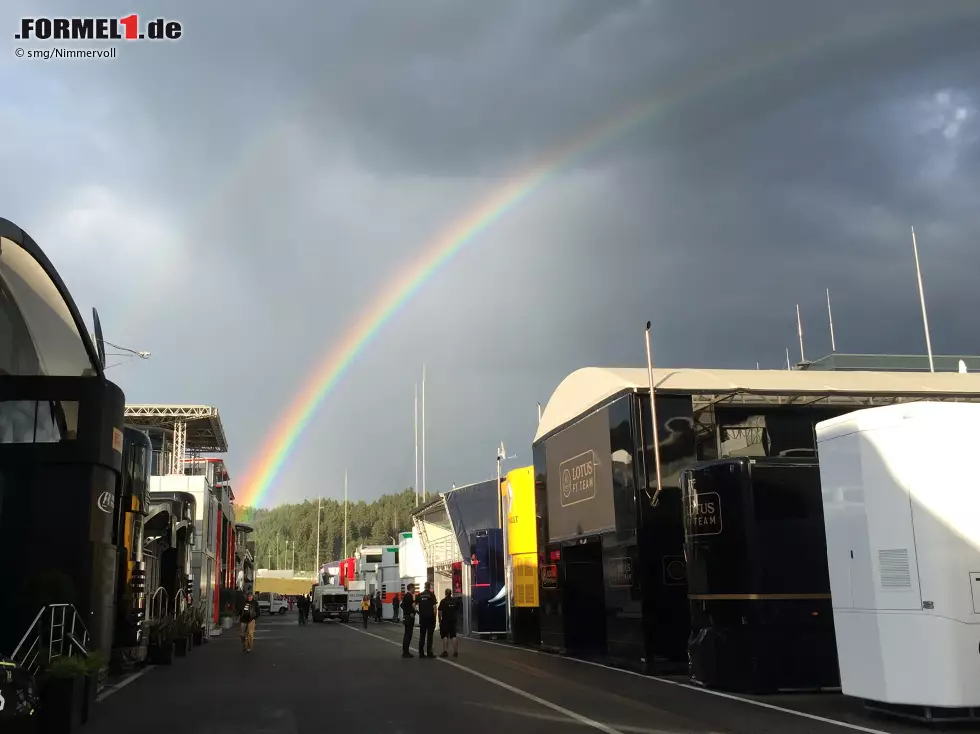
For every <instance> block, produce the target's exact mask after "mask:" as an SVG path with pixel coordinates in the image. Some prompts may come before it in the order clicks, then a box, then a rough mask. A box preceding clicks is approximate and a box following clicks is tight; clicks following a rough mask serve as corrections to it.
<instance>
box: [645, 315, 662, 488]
mask: <svg viewBox="0 0 980 734" xmlns="http://www.w3.org/2000/svg"><path fill="white" fill-rule="evenodd" d="M646 342H647V375H648V377H649V379H650V422H651V423H652V424H653V467H654V469H655V470H656V474H657V491H656V492H655V493H654V495H653V498H652V499H651V500H650V504H652V505H654V506H656V504H657V500H658V498H659V496H660V490H661V484H660V482H661V476H660V430H659V427H658V426H657V398H656V395H655V394H654V385H653V357H652V354H651V352H650V322H649V321H647V331H646Z"/></svg>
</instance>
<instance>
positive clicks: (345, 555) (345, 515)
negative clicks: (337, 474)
mask: <svg viewBox="0 0 980 734" xmlns="http://www.w3.org/2000/svg"><path fill="white" fill-rule="evenodd" d="M342 555H343V556H344V558H347V470H346V469H344V552H343V553H342Z"/></svg>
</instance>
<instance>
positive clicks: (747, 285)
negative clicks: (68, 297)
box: [0, 0, 980, 503]
mask: <svg viewBox="0 0 980 734" xmlns="http://www.w3.org/2000/svg"><path fill="white" fill-rule="evenodd" d="M85 6H86V12H87V13H91V14H92V15H96V16H97V15H109V16H116V17H122V16H124V15H127V14H128V13H131V12H134V11H138V12H140V13H142V14H143V16H145V17H157V16H163V15H165V16H166V17H167V18H168V19H175V20H179V21H180V22H181V23H182V24H183V29H184V30H183V38H181V40H180V41H178V42H175V43H171V42H155V43H151V42H132V43H128V44H121V45H120V46H119V47H118V54H117V58H115V59H112V60H50V61H41V60H30V59H18V58H15V56H14V54H13V50H14V48H15V47H16V46H17V45H23V44H22V43H21V42H16V41H14V40H12V36H13V34H14V33H15V32H16V30H17V26H18V23H19V17H20V16H21V15H22V14H24V15H36V14H37V12H36V11H34V12H31V11H30V10H28V9H27V8H28V4H27V3H7V5H6V8H7V9H6V10H5V13H4V16H5V17H6V18H7V21H6V27H7V28H8V32H9V33H10V37H11V41H10V43H9V45H10V51H9V53H8V54H7V55H6V56H4V57H3V58H2V60H0V74H2V77H0V80H2V84H3V88H4V90H5V92H4V96H5V99H4V104H3V105H2V106H0V129H2V137H0V155H2V158H0V161H2V164H3V170H4V173H5V175H4V176H3V178H2V179H0V201H2V202H3V211H2V212H0V215H2V216H4V217H7V218H9V219H12V220H13V221H15V222H16V223H18V224H19V225H20V226H22V227H24V228H25V229H26V230H27V231H29V232H30V233H31V234H32V235H34V237H35V238H36V239H37V240H38V241H39V243H40V244H41V246H42V247H43V248H44V249H45V250H46V252H47V253H48V254H49V256H50V257H51V259H52V260H53V262H54V264H55V266H56V267H57V268H58V269H59V271H60V272H61V275H62V277H63V278H64V279H65V281H66V282H67V284H68V286H69V288H70V289H71V290H72V292H73V295H74V297H75V299H76V301H77V302H78V305H79V307H80V309H81V310H82V312H83V313H84V314H86V315H88V314H89V313H90V308H91V306H92V305H96V306H98V308H99V311H100V314H101V317H102V323H103V327H104V329H105V333H106V338H108V339H109V340H111V341H114V342H116V343H119V344H123V345H125V346H128V347H131V348H134V349H139V350H147V351H150V352H152V354H153V356H152V358H151V359H150V360H148V361H136V362H132V363H128V364H125V365H122V366H118V367H114V368H113V369H111V370H110V371H109V373H108V374H109V375H110V376H111V377H112V379H113V380H115V381H116V382H118V384H119V385H120V386H121V387H122V388H123V389H124V390H125V392H126V397H127V400H128V401H129V402H134V403H135V402H158V403H205V404H209V405H215V406H217V407H218V408H219V409H220V411H221V416H222V419H223V422H224V426H225V430H226V432H227V434H228V438H229V442H230V445H231V450H230V452H229V454H228V455H227V460H228V463H229V468H230V471H231V476H232V480H233V485H234V486H237V487H238V491H239V493H241V492H242V483H243V481H244V479H245V475H246V469H247V467H248V466H249V463H250V460H251V459H252V458H253V457H254V456H255V454H256V453H257V452H258V450H259V448H260V446H261V445H262V444H263V442H264V441H265V440H266V437H267V435H268V433H269V431H270V430H271V427H272V425H273V423H274V422H275V421H276V419H277V418H278V415H279V414H280V412H281V411H282V410H283V409H284V408H285V407H286V406H287V404H288V403H289V401H290V400H291V399H292V397H293V396H294V394H295V391H296V390H297V389H298V387H299V385H300V384H302V382H303V381H304V380H305V379H306V377H307V376H308V375H309V373H310V371H311V370H312V369H313V367H314V365H315V364H316V363H317V362H318V361H319V359H321V358H322V356H323V355H324V354H325V353H326V352H328V351H329V350H330V349H331V347H332V346H333V345H335V344H336V342H337V340H338V339H339V338H340V336H341V334H343V333H344V332H345V330H346V329H347V327H348V326H349V325H350V323H351V322H352V321H353V320H354V319H355V318H356V317H357V314H358V313H359V311H360V310H361V309H362V308H364V307H366V306H368V305H370V304H371V302H372V301H373V300H374V299H375V298H376V297H377V296H378V294H379V293H381V292H382V291H383V289H384V287H385V284H386V283H387V282H388V281H389V279H391V278H392V277H395V276H397V275H398V274H399V273H400V272H401V271H402V270H403V269H404V268H405V267H406V266H407V265H408V264H409V263H411V262H412V261H413V260H414V258H415V257H417V256H418V255H419V254H420V253H421V252H423V251H424V249H425V248H426V247H427V246H428V245H429V244H430V243H431V242H433V241H434V240H435V239H436V237H437V236H438V235H439V234H440V233H441V232H442V231H444V230H445V229H446V228H447V227H448V226H450V225H451V224H452V223H453V222H454V221H456V220H457V219H459V218H460V217H461V216H465V215H466V213H467V212H468V211H469V210H471V209H472V208H474V207H476V206H478V205H480V204H481V203H482V202H483V201H484V199H485V198H486V197H487V196H489V195H492V194H493V193H494V192H495V191H497V190H498V189H499V187H500V186H501V185H504V184H506V183H507V181H508V180H509V179H510V178H511V177H513V176H516V175H520V174H522V173H523V172H524V171H526V170H528V168H529V167H530V166H531V165H533V164H534V163H535V161H537V160H538V159H539V158H540V157H541V156H547V155H549V151H551V150H553V149H555V148H557V147H560V146H562V145H565V144H566V143H567V141H568V140H570V139H575V138H577V137H579V136H583V135H588V134H589V132H590V131H593V130H597V129H601V126H602V125H608V124H609V123H610V121H612V122H615V121H617V120H623V119H626V117H625V116H624V115H626V114H628V111H629V110H631V109H636V108H638V106H641V105H647V106H648V107H649V109H650V114H649V115H647V116H645V117H643V119H642V120H639V121H638V124H636V125H634V126H632V127H630V128H628V129H626V130H624V131H623V132H622V133H621V134H618V135H616V136H613V137H612V138H611V139H608V140H606V141H605V144H604V145H601V146H598V147H593V148H592V149H590V150H588V151H585V153H584V154H583V155H581V156H579V157H578V158H576V159H575V160H573V161H571V162H570V163H569V164H568V165H566V166H564V167H563V168H561V169H560V170H559V171H557V172H556V174H555V175H554V176H553V177H551V178H550V179H549V180H548V181H546V182H545V183H544V184H543V185H542V186H540V187H538V188H537V189H536V190H535V191H534V192H533V193H532V194H531V195H530V196H528V197H526V198H525V199H524V200H523V201H521V202H520V203H519V205H518V206H516V207H514V208H513V209H512V210H511V211H509V212H508V213H507V214H506V215H505V216H503V217H501V218H499V219H498V220H496V221H494V222H493V223H492V224H491V226H490V227H488V228H487V229H486V230H485V231H484V232H483V233H482V234H481V235H479V236H478V237H477V238H475V239H474V240H473V242H472V243H471V244H470V245H469V246H468V247H467V248H465V249H464V250H463V251H462V252H461V253H460V254H459V256H458V257H457V258H455V259H454V260H453V261H451V262H450V263H449V265H448V266H447V267H445V268H444V269H442V270H441V271H439V272H438V274H436V275H435V277H433V278H432V279H431V280H429V281H428V282H427V283H426V284H425V285H424V286H423V288H422V289H421V290H420V292H419V293H418V294H417V296H416V297H415V298H414V299H413V300H412V301H411V302H410V303H408V304H407V305H406V307H405V308H403V309H402V310H401V311H400V312H399V313H398V314H397V315H396V316H395V317H394V318H393V319H392V320H391V321H390V322H389V323H388V324H387V325H386V326H385V328H384V329H383V331H382V332H381V333H380V334H379V335H378V337H377V338H376V340H375V341H374V342H373V343H372V344H371V345H370V346H368V348H367V349H366V350H365V351H364V353H363V354H362V355H361V356H360V358H359V359H358V361H357V362H356V363H355V364H354V366H353V367H352V369H351V370H350V371H349V372H348V373H347V375H346V376H345V377H344V378H343V380H342V381H341V382H340V383H339V384H338V386H337V387H336V389H335V390H334V392H333V393H332V394H331V395H330V396H329V397H328V399H327V400H326V401H325V403H324V404H323V406H322V408H321V409H320V411H319V412H318V413H317V415H316V416H315V418H314V420H313V421H312V423H311V425H310V428H309V430H308V431H307V432H306V434H305V436H304V437H303V439H302V441H301V442H300V444H299V445H298V446H297V448H296V451H295V452H294V454H293V456H292V458H291V460H290V461H289V463H288V464H287V466H286V468H285V469H284V471H283V472H282V474H281V475H280V476H279V478H278V481H277V486H276V489H275V490H274V492H273V494H272V496H271V498H270V501H271V502H273V503H274V502H279V501H295V500H298V499H301V498H303V497H312V496H315V495H316V494H317V493H318V492H322V493H324V494H325V495H328V496H330V495H333V496H339V495H340V494H341V493H342V488H341V487H342V481H343V472H344V468H345V467H349V468H350V486H351V496H352V497H354V498H371V497H374V496H377V495H379V494H381V493H382V492H388V491H397V490H400V489H402V488H403V487H406V486H410V485H412V483H413V476H414V466H413V438H412V435H413V417H412V416H413V386H414V384H415V383H416V382H417V380H418V378H419V376H420V373H421V368H422V364H423V362H424V363H426V364H427V365H428V367H427V370H428V378H427V384H426V390H427V395H426V398H427V403H426V418H427V423H428V444H429V445H428V452H427V480H428V487H429V489H430V490H432V491H434V490H439V489H446V488H448V487H449V486H450V485H451V483H453V482H455V483H457V484H465V483H469V482H473V481H479V480H482V479H485V478H487V477H489V476H490V475H491V474H492V472H493V471H494V468H495V467H494V465H495V447H496V445H497V443H498V442H499V441H500V440H504V441H505V443H506V445H507V449H508V453H511V454H517V458H516V459H514V460H513V462H512V466H520V465H524V464H527V463H530V459H531V456H530V453H531V452H530V443H531V439H532V437H533V434H534V429H535V425H536V407H535V403H536V402H537V401H540V402H542V403H546V402H547V400H548V398H549V397H550V395H551V393H552V391H553V390H554V389H555V387H556V386H557V385H558V383H559V382H560V381H561V380H562V379H563V378H564V377H565V376H566V375H567V374H568V373H570V372H572V371H573V370H575V369H577V368H579V367H584V366H590V365H599V366H603V365H604V366H642V365H643V364H644V347H643V341H642V336H643V335H642V329H643V325H644V323H645V322H646V321H647V320H648V319H651V320H652V321H653V323H654V358H655V361H656V362H657V363H658V364H660V365H663V366H674V367H684V366H692V367H709V366H710V367H743V368H754V367H755V364H756V362H757V361H758V362H760V363H761V365H762V366H763V367H773V368H778V367H781V366H782V365H783V363H784V360H785V352H784V349H785V348H786V347H790V348H791V350H792V353H793V354H794V357H795V356H796V355H797V354H798V350H797V347H796V323H795V304H796V303H799V304H800V306H801V309H802V314H803V321H804V331H805V334H806V346H807V352H808V356H814V357H815V356H818V355H820V354H822V353H825V352H828V351H829V337H828V330H827V328H826V305H825V300H824V299H825V296H824V289H825V288H830V289H831V293H832V296H833V299H834V325H835V332H836V337H837V346H838V350H839V351H849V352H897V353H922V352H923V351H924V343H923V337H922V329H921V321H920V316H919V311H918V308H919V306H918V300H917V295H916V290H915V272H914V264H913V261H912V252H911V242H910V239H909V225H910V224H914V225H915V227H916V231H917V233H918V235H919V247H920V254H921V258H922V261H923V277H924V281H925V287H926V292H927V296H928V299H929V309H930V312H929V316H930V323H931V325H932V340H933V345H934V349H935V351H936V352H937V353H972V354H975V353H978V352H980V344H978V339H977V337H978V333H977V328H976V326H975V324H976V314H977V313H978V312H980V288H977V285H976V277H977V273H980V206H978V192H980V142H978V138H980V117H978V115H977V108H978V105H980V76H978V75H977V71H976V70H977V69H978V68H980V43H978V41H977V39H978V38H980V3H977V2H976V0H962V1H958V0H943V1H942V2H940V3H924V2H922V0H881V1H880V2H871V1H870V0H868V1H865V2H862V3H853V2H851V1H850V0H846V1H839V2H838V1H836V0H835V1H829V0H822V2H819V3H814V2H802V0H800V1H796V0H794V1H793V2H786V0H765V1H763V0H752V1H748V0H739V2H731V0H684V2H677V1H676V0H670V1H668V0H664V1H663V2H658V1H655V0H635V1H633V2H626V1H619V0H602V2H597V1H596V0H536V1H529V0H498V1H497V2H493V3H482V2H472V1H470V0H413V1H412V2H401V1H397V0H390V1H387V2H373V1H369V0H357V1H356V2H333V1H330V2H327V0H316V1H315V2H314V1H310V2H300V1H299V0H280V1H279V2H276V3H269V2H264V3H258V2H252V1H242V2H236V3H226V2H222V3H202V2H190V1H189V0H168V1H167V2H165V3H162V2H156V3H153V2H146V1H145V0H139V1H138V2H136V1H134V0H127V1H126V2H125V3H113V2H91V3H86V4H85ZM854 6H858V9H857V10H855V9H854ZM77 7H78V5H77V3H69V2H67V1H66V0H60V1H59V2H46V3H45V11H44V12H45V14H47V15H49V16H56V15H64V16H71V15H72V14H73V12H74V11H72V8H77ZM219 9H227V10H228V11H231V10H232V9H234V10H233V12H220V10H219ZM46 45H47V46H51V45H54V44H51V43H49V44H46ZM79 45H80V46H82V47H95V46H96V45H97V44H95V43H91V42H89V43H82V44H79ZM38 47H41V44H38ZM236 480H237V482H236Z"/></svg>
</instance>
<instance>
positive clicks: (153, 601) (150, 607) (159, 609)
mask: <svg viewBox="0 0 980 734" xmlns="http://www.w3.org/2000/svg"><path fill="white" fill-rule="evenodd" d="M175 601H176V600H175ZM169 609H170V594H168V593H167V590H166V589H165V588H163V587H162V586H158V587H157V589H156V591H154V592H153V596H151V597H150V603H149V604H147V605H146V620H147V621H150V620H153V619H158V618H159V617H161V616H163V613H164V611H169Z"/></svg>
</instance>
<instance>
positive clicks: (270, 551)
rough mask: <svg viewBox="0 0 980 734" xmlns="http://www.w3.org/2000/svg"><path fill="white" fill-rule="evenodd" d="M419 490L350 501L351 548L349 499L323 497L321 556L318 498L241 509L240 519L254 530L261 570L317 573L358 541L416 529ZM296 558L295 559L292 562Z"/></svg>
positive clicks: (383, 539) (384, 539)
mask: <svg viewBox="0 0 980 734" xmlns="http://www.w3.org/2000/svg"><path fill="white" fill-rule="evenodd" d="M414 509H415V490H414V489H412V488H408V489H404V490H402V491H401V492H399V493H398V494H384V495H381V496H380V497H378V499H376V500H374V501H373V502H364V501H363V500H361V501H360V502H348V505H347V548H346V549H345V548H344V547H343V545H344V503H343V502H342V501H337V500H333V499H324V500H323V501H322V504H321V506H320V557H319V562H317V558H316V547H317V544H316V538H317V523H316V520H317V518H316V514H317V501H316V500H304V501H303V502H301V503H299V504H284V505H279V506H278V507H274V508H272V509H263V508H257V507H236V508H235V516H236V521H237V522H243V523H246V524H248V525H251V526H252V527H253V528H254V529H255V532H253V533H252V536H251V538H250V539H251V540H254V541H255V566H256V568H271V569H274V570H282V569H289V568H295V570H296V571H297V572H301V571H304V572H307V573H312V572H313V570H314V569H315V568H318V567H319V565H321V564H323V563H326V562H327V561H335V560H338V559H342V558H348V557H350V556H351V555H353V553H354V549H355V548H357V547H358V546H359V545H362V544H363V545H373V544H389V543H392V542H393V541H394V542H397V539H398V533H400V532H403V531H405V530H411V529H412V519H411V515H410V513H411V512H412V511H413V510H414ZM294 558H295V561H294V560H293V559H294Z"/></svg>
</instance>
